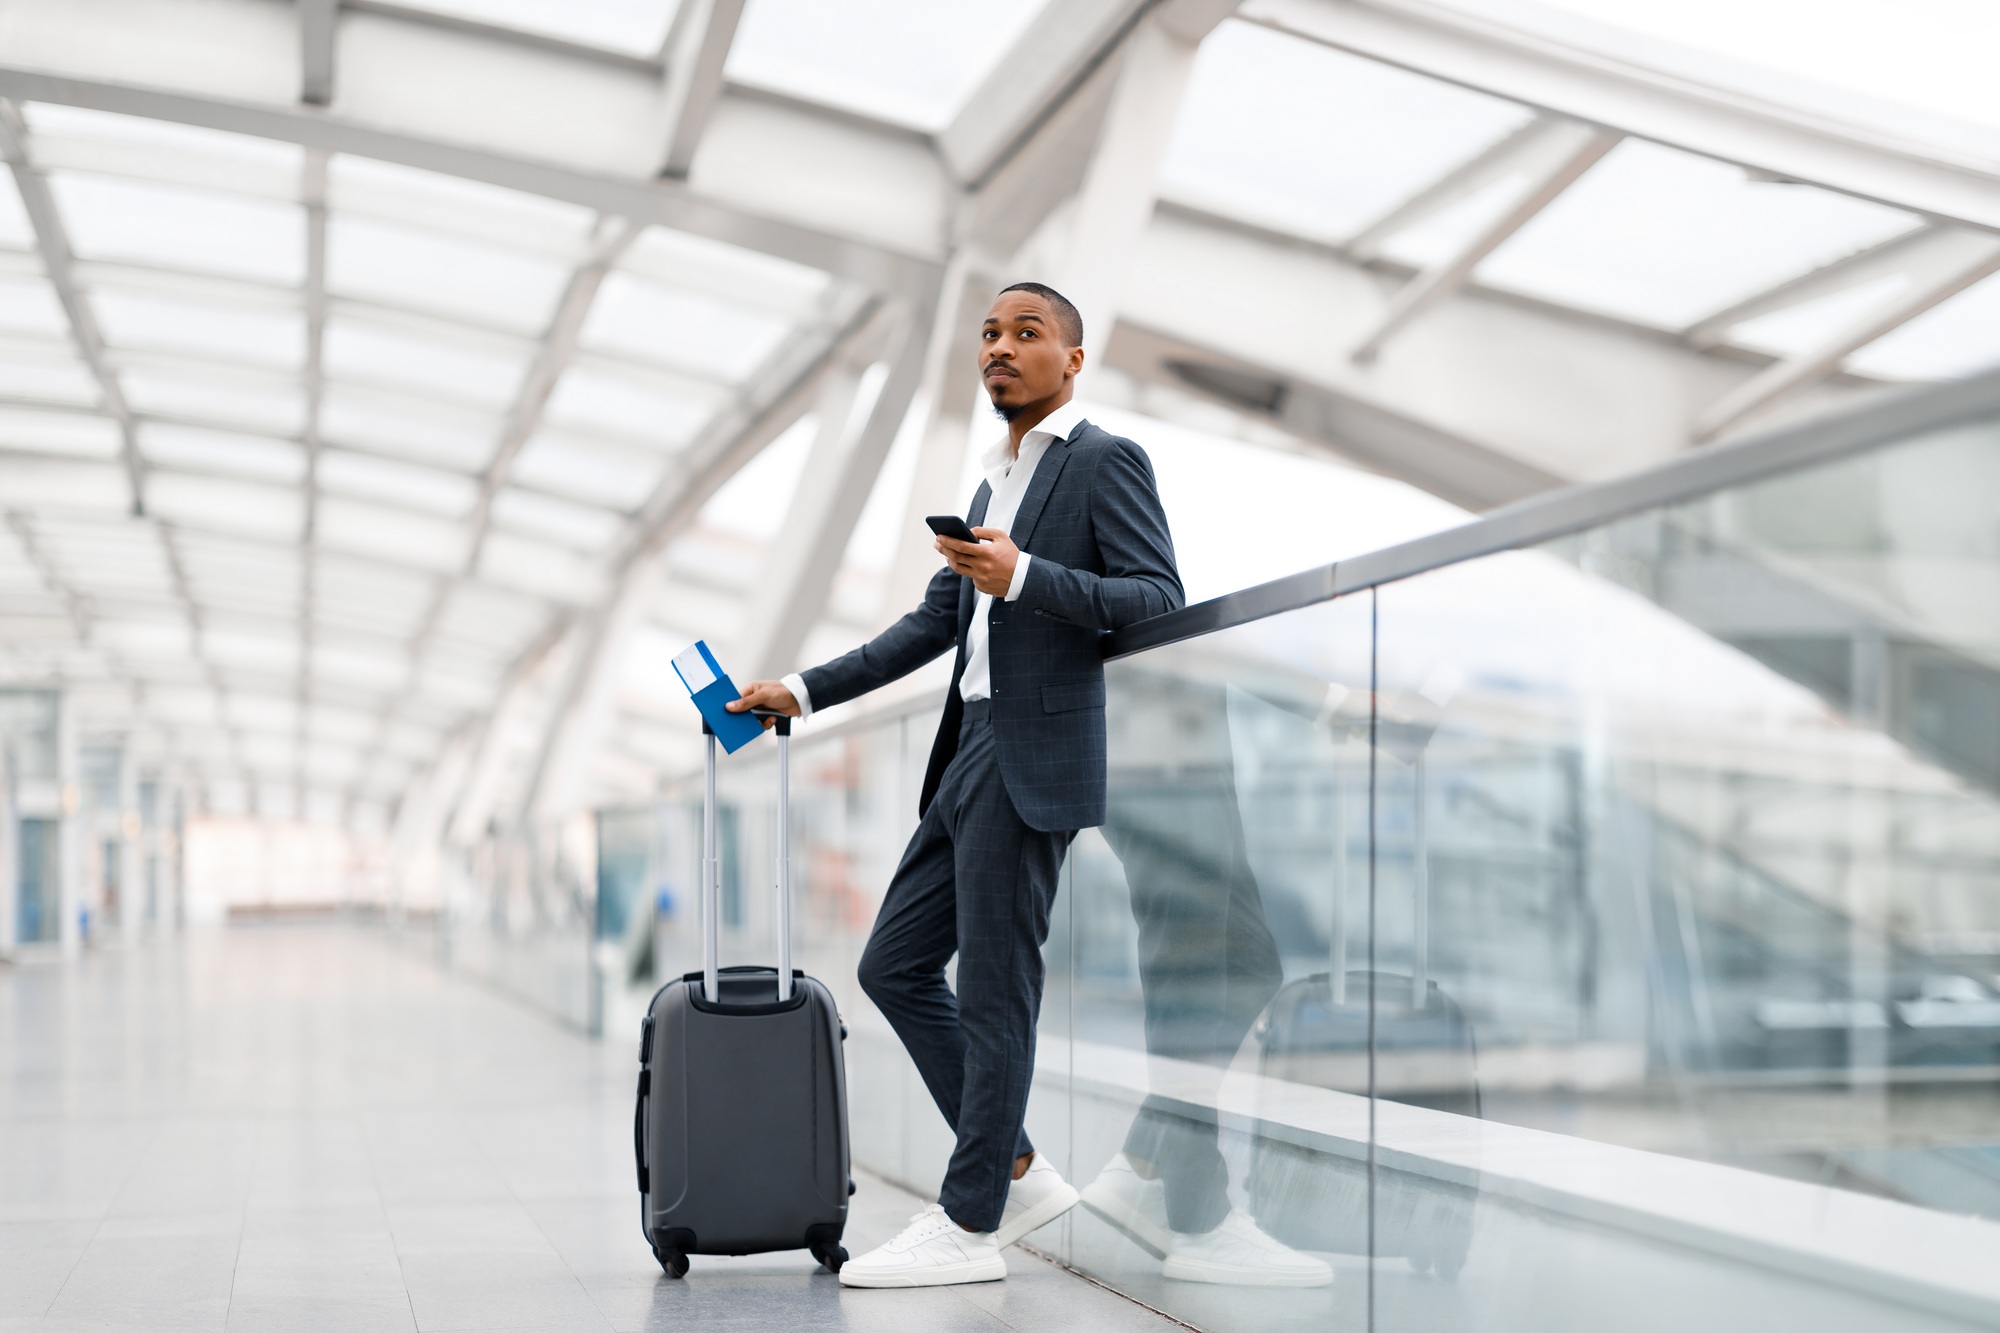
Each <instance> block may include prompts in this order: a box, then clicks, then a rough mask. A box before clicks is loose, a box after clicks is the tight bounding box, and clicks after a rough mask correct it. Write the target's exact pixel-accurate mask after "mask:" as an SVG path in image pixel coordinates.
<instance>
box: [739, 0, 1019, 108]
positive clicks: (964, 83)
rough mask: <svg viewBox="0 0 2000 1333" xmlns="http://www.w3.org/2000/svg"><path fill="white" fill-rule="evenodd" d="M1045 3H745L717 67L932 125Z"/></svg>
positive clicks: (742, 78)
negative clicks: (726, 55) (725, 57)
mask: <svg viewBox="0 0 2000 1333" xmlns="http://www.w3.org/2000/svg"><path fill="white" fill-rule="evenodd" d="M1046 3H1048V0H1020V3H1017V4H1012V5H992V4H981V3H978V0H841V3H838V4H827V3H824V0H749V3H748V4H747V5H745V6H744V9H743V19H742V21H741V23H739V24H738V25H737V29H736V41H735V43H734V44H733V45H732V46H731V47H730V50H729V63H728V64H727V66H725V69H724V72H725V73H726V74H727V76H728V77H729V78H730V79H731V80H733V81H735V82H737V83H743V84H749V85H751V86H753V87H759V88H769V89H772V90H774V91H776V92H781V93H787V94H789V95H791V96H793V97H801V98H805V99H807V100H809V101H814V102H824V103H825V104H827V105H828V106H837V107H842V108H844V109H846V110H849V111H858V112H861V113H862V114H863V115H868V116H875V117H878V118H880V119H882V120H888V121H894V122H895V123H897V124H900V125H908V126H910V127H911V128H913V129H920V130H938V129H942V128H944V126H945V125H947V124H949V123H950V121H951V119H952V117H953V116H954V115H956V114H957V113H958V111H959V110H960V108H962V107H963V106H964V105H965V102H966V100H967V99H968V98H969V97H970V96H971V95H972V90H973V89H975V88H977V87H978V86H979V82H980V80H982V79H984V78H985V77H986V75H987V74H988V73H990V72H991V71H992V69H993V67H994V66H995V65H996V64H998V63H999V61H1000V58H1001V56H1003V55H1004V54H1006V52H1007V50H1008V48H1009V47H1011V46H1012V45H1013V43H1014V39H1015V38H1016V37H1018V36H1019V35H1020V34H1021V33H1022V32H1023V31H1025V30H1026V29H1027V26H1028V25H1029V24H1030V23H1032V22H1034V20H1035V16H1036V15H1037V14H1038V13H1040V12H1041V10H1042V7H1043V5H1044V4H1046Z"/></svg>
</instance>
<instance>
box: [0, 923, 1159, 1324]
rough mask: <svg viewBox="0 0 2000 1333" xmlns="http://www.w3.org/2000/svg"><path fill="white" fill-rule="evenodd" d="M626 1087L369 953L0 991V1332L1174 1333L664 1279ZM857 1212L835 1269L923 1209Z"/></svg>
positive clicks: (427, 977)
mask: <svg viewBox="0 0 2000 1333" xmlns="http://www.w3.org/2000/svg"><path fill="white" fill-rule="evenodd" d="M634 1071H635V1064H634V1059H633V1055H632V1052H631V1051H630V1050H628V1049H626V1046H625V1043H622V1042H620V1043H615V1044H613V1043H605V1044H600V1043H596V1042H592V1041H589V1040H587V1039H585V1038H583V1037H581V1036H578V1035H577V1034H575V1033H573V1032H569V1031H566V1030H564V1029H562V1028H560V1027H558V1026H556V1025H554V1024H553V1023H552V1022H550V1021H548V1020H546V1019H544V1018H543V1017H541V1016H540V1015H539V1014H537V1013H535V1012H534V1011H532V1010H530V1009H528V1008H526V1007H524V1006H522V1005H519V1004H517V1003H515V1002H513V1001H511V1000H509V999H506V998H504V997H502V996H500V995H498V994H496V993H494V992H492V991H489V990H486V989H484V988H482V987H480V986H479V985H477V984H475V983H472V982H468V981H464V980H460V979H457V978H454V977H451V976H449V975H447V974H445V973H443V972H441V971H440V970H438V969H437V968H436V967H435V966H433V965H432V964H431V963H430V961H429V960H428V959H427V958H425V957H423V956H421V955H420V954H418V953H417V952H415V951H412V950H407V949H403V948H399V947H397V946H394V945H392V944H390V943H388V942H386V941H385V940H384V939H383V938H382V937H381V936H379V935H378V934H376V933H374V932H372V931H369V930H367V929H363V928H352V927H342V926H331V925H321V926H311V925H305V926H289V927H282V928H280V927H256V928H249V929H237V930H232V931H228V932H216V933H210V934H198V935H194V936H192V937H190V938H188V939H186V940H184V941H182V942H179V943H175V944H162V945H152V946H147V947H143V948H140V949H137V950H134V951H130V952H116V951H114V952H107V953H103V954H97V955H93V956H90V957H88V958H85V959H84V960H82V961H81V962H78V963H75V964H71V965H67V966H65V965H59V964H55V963H28V964H23V965H19V966H13V967H9V966H6V965H4V964H0V1331H4V1330H15V1329H46V1330H85V1329H147V1330H156V1329H158V1330H167V1329H214V1330H224V1329H226V1330H229V1331H230V1333H247V1331H249V1330H281V1329H282V1330H293V1329H296V1330H312V1331H314V1333H320V1331H324V1333H345V1331H346V1330H356V1331H362V1330H365V1331H366V1333H376V1330H382V1331H384V1333H386V1331H388V1330H411V1329H421V1330H426V1333H428V1331H429V1330H440V1331H442V1330H481V1329H536V1330H547V1331H548V1333H561V1331H563V1330H570V1329H590V1330H609V1329H617V1330H639V1329H669V1328H671V1329H718V1330H724V1329H726V1330H736V1329H743V1330H750V1329H756V1330H788V1329H822V1328H834V1329H851V1330H856V1331H857V1333H862V1331H865V1330H873V1329H882V1330H913V1331H914V1330H926V1331H930V1330H937V1331H939V1333H952V1331H954V1330H965V1331H966V1333H975V1331H984V1330H998V1329H1003V1328H1005V1329H1020V1330H1033V1329H1048V1330H1058V1329H1060V1330H1071V1329H1103V1330H1126V1329H1131V1330H1139V1329H1145V1330H1159V1329H1163V1328H1167V1327H1171V1325H1169V1324H1168V1323H1167V1322H1166V1321H1164V1320H1161V1319H1160V1318H1159V1317H1158V1316H1156V1315H1153V1314H1151V1313H1149V1312H1147V1311H1145V1310H1143V1309H1141V1308H1140V1307H1138V1306H1135V1305H1132V1304H1130V1303H1128V1302H1126V1301H1124V1300H1123V1299H1121V1298H1119V1297H1117V1296H1113V1295H1111V1294H1109V1293H1107V1292H1105V1291H1102V1290H1100V1289H1098V1288H1096V1287H1093V1286H1091V1285H1089V1284H1088V1283H1085V1282H1083V1281H1082V1280H1080V1279H1078V1278H1075V1277H1073V1276H1071V1275H1069V1274H1067V1273H1065V1272H1062V1271H1061V1270H1059V1269H1056V1268H1053V1267H1051V1266H1049V1265H1048V1264H1046V1263H1043V1262H1042V1261H1040V1260H1038V1259H1036V1258H1034V1257H1033V1256H1031V1255H1028V1254H1025V1253H1023V1252H1022V1251H1020V1250H1015V1251H1012V1252H1010V1254H1009V1256H1008V1263H1009V1266H1010V1269H1011V1270H1012V1271H1011V1275H1010V1276H1009V1278H1008V1280H1007V1281H1006V1282H1004V1283H990V1284H985V1285H982V1286H974V1287H958V1288H949V1289H941V1290H934V1291H920V1292H872V1291H848V1290H844V1289H842V1288H841V1287H840V1286H839V1284H838V1283H837V1282H836V1281H835V1280H834V1279H833V1278H832V1277H830V1276H828V1275H826V1274H824V1273H821V1272H819V1271H818V1269H817V1266H816V1265H815V1264H814V1263H813V1262H812V1260H811V1259H810V1258H808V1257H806V1256H805V1255H803V1254H798V1255H789V1254H786V1255H770V1256H763V1257H759V1258H746V1259H735V1260H728V1259H710V1258H697V1259H696V1260H695V1261H694V1262H695V1267H694V1271H693V1272H692V1273H691V1274H690V1275H689V1277H688V1278H687V1279H686V1280H685V1281H682V1282H671V1281H668V1280H666V1279H665V1278H663V1277H662V1276H661V1274H660V1271H659V1269H658V1267H657V1266H656V1265H655V1264H654V1263H653V1260H652V1257H651V1256H650V1255H649V1254H648V1253H647V1251H646V1247H645V1243H644V1241H643V1240H642V1239H641V1238H640V1236H639V1228H638V1217H637V1212H638V1210H637V1196H636V1192H635V1190H634V1188H633V1184H632V1160H631V1153H632V1147H631V1123H632V1103H631V1095H632V1084H633V1080H634ZM854 1202H855V1211H854V1215H853V1218H852V1220H851V1221H850V1223H849V1228H848V1237H849V1239H848V1247H849V1249H850V1250H856V1251H857V1252H858V1250H859V1249H862V1248H866V1247H868V1246H869V1245H872V1244H875V1243H876V1242H878V1241H880V1240H881V1239H884V1238H885V1237H886V1236H888V1235H889V1234H891V1233H893V1232H894V1231H895V1230H897V1229H898V1228H899V1227H900V1226H901V1224H902V1223H903V1222H904V1221H905V1220H906V1219H907V1218H908V1216H909V1214H910V1213H911V1212H912V1211H914V1210H915V1209H916V1207H917V1206H918V1202H917V1200H915V1199H914V1198H912V1197H911V1196H909V1195H907V1194H905V1193H903V1192H902V1191H900V1190H897V1189H895V1188H893V1187H891V1186H889V1185H886V1184H883V1183H882V1182H880V1181H875V1180H872V1179H869V1178H867V1177H863V1178H862V1181H861V1191H860V1193H859V1195H857V1196H856V1198H855V1201H854Z"/></svg>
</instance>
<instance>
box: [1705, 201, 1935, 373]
mask: <svg viewBox="0 0 2000 1333" xmlns="http://www.w3.org/2000/svg"><path fill="white" fill-rule="evenodd" d="M1949 230H1952V228H1949V227H1941V226H1920V227H1913V228H1911V229H1910V230H1909V231H1906V232H1903V233H1902V234H1901V235H1899V236H1891V237H1890V238H1889V239H1888V240H1886V241H1883V242H1881V243H1880V244H1877V245H1871V246H1869V247H1868V248H1867V249H1865V250H1860V251H1857V252H1855V253H1854V254H1851V255H1845V256H1843V257H1841V258H1839V259H1836V260H1834V261H1833V262H1832V263H1829V264H1822V265H1820V266H1819V267H1818V268H1816V269H1813V270H1811V271H1810V272H1807V273H1801V274H1799V275H1798V276H1797V277H1795V278H1790V279H1787V280H1786V281H1784V282H1781V283H1778V284H1776V285H1775V286H1772V287H1767V288H1765V289H1764V290H1763V291H1761V292H1757V293H1755V294H1754V295H1751V296H1747V297H1745V298H1744V299H1742V300H1741V301H1737V302H1734V303H1733V304H1731V305H1728V306H1725V307H1723V308H1722V309H1721V310H1718V311H1716V312H1715V313H1714V314H1711V315H1707V316H1704V317H1703V318H1702V319H1700V320H1699V321H1697V322H1696V323H1694V324H1691V325H1689V326H1688V327H1687V328H1686V329H1684V330H1682V332H1681V337H1683V338H1684V339H1686V340H1687V343H1688V345H1689V346H1691V347H1694V348H1696V349H1697V350H1700V351H1707V350H1708V349H1709V348H1711V347H1718V346H1720V345H1721V344H1723V343H1725V342H1727V341H1728V340H1729V334H1730V331H1731V330H1733V329H1734V328H1736V326H1737V325H1739V324H1747V323H1749V322H1750V321H1751V320H1753V319H1757V318H1759V317H1760V316H1763V315H1770V314H1775V313H1776V312H1778V311H1780V310H1789V309H1791V308H1792V307H1793V306H1800V305H1804V304H1806V303H1807V302H1808V301H1817V300H1819V299H1820V298H1821V297H1823V296H1832V295H1834V294H1835V293H1837V292H1844V291H1848V290H1850V289H1852V288H1855V287H1859V286H1862V285H1863V284H1865V283H1870V282H1875V281H1877V280H1879V279H1882V278H1888V277H1895V276H1900V275H1903V274H1905V273H1907V272H1908V271H1909V269H1910V266H1911V264H1912V263H1916V262H1921V256H1922V255H1923V253H1924V252H1925V251H1926V250H1927V249H1928V248H1930V247H1932V246H1934V245H1936V244H1938V236H1939V234H1940V233H1941V232H1944V231H1949Z"/></svg>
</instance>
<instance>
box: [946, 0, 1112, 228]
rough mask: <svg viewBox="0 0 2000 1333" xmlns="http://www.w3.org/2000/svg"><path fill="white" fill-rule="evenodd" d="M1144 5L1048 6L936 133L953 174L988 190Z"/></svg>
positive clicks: (1076, 0) (1106, 0)
mask: <svg viewBox="0 0 2000 1333" xmlns="http://www.w3.org/2000/svg"><path fill="white" fill-rule="evenodd" d="M1147 7H1148V0H1064V2H1063V3H1062V4H1059V5H1048V6H1046V7H1044V8H1043V9H1042V10H1041V11H1040V12H1039V13H1038V14H1036V16H1035V18H1034V19H1033V21H1031V22H1030V23H1029V24H1028V27H1027V29H1026V31H1024V32H1023V33H1022V34H1021V35H1020V36H1019V37H1018V38H1016V39H1015V41H1014V45H1013V46H1011V47H1009V48H1008V50H1007V54H1006V55H1004V56H1002V57H1001V58H1000V60H999V61H998V62H997V63H996V64H995V65H994V67H993V72H992V73H991V74H988V75H987V76H986V78H985V80H984V81H983V82H981V83H980V85H979V87H978V88H977V89H976V90H975V91H974V92H973V94H972V96H971V97H970V98H968V99H966V103H965V108H964V110H962V111H960V112H959V113H958V115H957V116H956V117H954V118H953V120H952V122H951V123H950V124H949V125H947V126H945V128H944V129H943V130H941V131H940V132H939V133H938V136H937V149H938V154H939V155H940V156H941V157H942V158H943V159H944V161H945V165H946V166H947V167H949V168H950V170H951V173H952V175H953V176H955V177H956V178H957V179H958V180H960V181H963V182H965V183H966V184H967V185H968V186H970V187H971V188H973V189H979V188H981V187H983V186H984V185H985V184H986V183H987V182H988V181H989V180H990V179H991V178H992V176H993V174H994V172H996V171H997V170H999V169H1000V167H1001V166H1003V165H1004V164H1005V163H1006V162H1007V160H1008V159H1009V158H1011V157H1012V156H1014V154H1016V153H1018V152H1019V151H1020V150H1021V149H1022V147H1024V146H1025V145H1026V144H1027V143H1028V141H1029V140H1031V139H1032V138H1033V137H1034V136H1035V134H1036V133H1037V131H1038V130H1039V129H1040V127H1041V124H1042V122H1043V121H1045V120H1046V119H1047V118H1048V117H1049V116H1050V115H1051V114H1052V113H1053V111H1054V110H1055V109H1056V108H1058V107H1060V106H1061V105H1062V104H1063V103H1064V102H1065V101H1067V100H1068V99H1069V98H1070V97H1071V96H1072V95H1073V94H1074V93H1075V92H1076V90H1077V89H1078V88H1079V87H1080V86H1081V85H1082V84H1083V83H1084V82H1085V81H1086V80H1087V79H1088V78H1089V77H1090V75H1091V74H1092V73H1093V72H1094V71H1095V70H1096V69H1097V67H1098V66H1099V65H1101V64H1102V63H1103V62H1104V61H1106V60H1108V59H1109V58H1110V57H1111V55H1112V53H1113V52H1115V51H1116V50H1117V49H1118V45H1119V43H1120V42H1121V41H1123V40H1124V38H1125V37H1126V36H1127V35H1128V34H1129V33H1130V32H1131V31H1132V29H1133V28H1134V27H1135V26H1136V25H1137V24H1138V22H1139V20H1140V19H1141V18H1142V17H1143V16H1144V15H1145V12H1146V10H1147Z"/></svg>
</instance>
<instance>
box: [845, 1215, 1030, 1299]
mask: <svg viewBox="0 0 2000 1333" xmlns="http://www.w3.org/2000/svg"><path fill="white" fill-rule="evenodd" d="M993 1237H994V1233H993V1232H991V1231H967V1230H966V1229H965V1228H963V1227H961V1226H960V1225H959V1224H958V1223H956V1222H954V1221H952V1220H951V1216H950V1214H948V1213H946V1212H945V1210H944V1209H943V1208H941V1207H939V1206H938V1205H937V1204H932V1205H931V1206H930V1207H928V1208H926V1209H924V1210H923V1211H922V1212H921V1213H918V1214H917V1215H916V1216H915V1217H913V1218H911V1219H910V1225H908V1226H907V1227H904V1228H903V1234H902V1235H900V1236H898V1237H896V1239H894V1240H892V1241H890V1242H889V1243H888V1244H887V1245H884V1246H881V1247H880V1248H878V1249H873V1250H870V1251H869V1252H868V1253H866V1254H864V1255H862V1256H861V1257H860V1258H859V1259H849V1260H848V1261H847V1262H846V1263H844V1264H842V1265H841V1266H840V1285H841V1286H843V1287H951V1286H956V1285H958V1284H959V1283H961V1282H996V1281H998V1280H999V1279H1001V1278H1003V1277H1006V1276H1007V1261H1006V1260H1005V1259H1002V1258H1001V1257H1000V1246H999V1244H998V1243H997V1242H996V1241H995V1240H994V1238H993Z"/></svg>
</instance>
